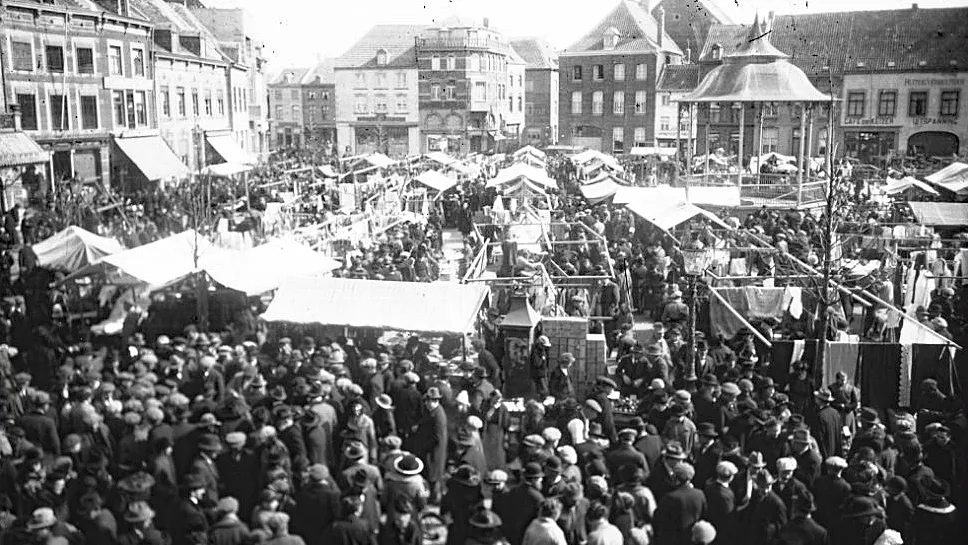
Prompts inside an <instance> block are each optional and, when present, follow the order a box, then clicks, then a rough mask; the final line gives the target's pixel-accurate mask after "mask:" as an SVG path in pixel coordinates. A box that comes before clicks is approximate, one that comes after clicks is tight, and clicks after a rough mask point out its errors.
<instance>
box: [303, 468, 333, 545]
mask: <svg viewBox="0 0 968 545" xmlns="http://www.w3.org/2000/svg"><path fill="white" fill-rule="evenodd" d="M339 498H340V489H339V487H338V486H336V483H335V482H334V481H333V479H332V478H330V474H329V469H328V468H327V467H326V466H324V465H323V464H313V465H311V466H309V470H308V471H307V483H306V485H305V486H303V487H302V488H300V490H299V491H298V492H297V493H296V496H295V500H296V506H295V508H294V509H293V511H292V527H293V530H294V532H295V533H296V534H297V535H300V536H302V537H303V539H305V540H306V544H307V545H321V544H322V537H323V534H324V533H325V531H326V529H327V528H329V526H330V525H331V524H332V523H333V522H334V521H335V520H336V517H337V515H338V514H339V507H340V504H339Z"/></svg>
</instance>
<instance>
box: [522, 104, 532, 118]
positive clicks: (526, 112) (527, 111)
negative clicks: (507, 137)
mask: <svg viewBox="0 0 968 545" xmlns="http://www.w3.org/2000/svg"><path fill="white" fill-rule="evenodd" d="M524 115H525V116H527V117H531V116H533V115H534V104H531V103H528V104H525V105H524Z"/></svg>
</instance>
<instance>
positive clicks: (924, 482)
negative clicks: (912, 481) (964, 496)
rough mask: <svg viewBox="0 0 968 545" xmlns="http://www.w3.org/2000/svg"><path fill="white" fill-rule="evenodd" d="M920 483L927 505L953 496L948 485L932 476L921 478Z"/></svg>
mask: <svg viewBox="0 0 968 545" xmlns="http://www.w3.org/2000/svg"><path fill="white" fill-rule="evenodd" d="M918 483H919V484H920V485H921V486H920V487H919V488H920V489H921V495H922V497H923V498H924V502H925V503H928V502H932V501H935V502H936V501H940V500H943V499H947V497H948V496H949V495H950V494H951V487H950V486H949V485H948V483H946V482H945V481H944V480H942V479H939V478H937V477H934V476H932V475H925V476H923V477H921V480H920V481H918Z"/></svg>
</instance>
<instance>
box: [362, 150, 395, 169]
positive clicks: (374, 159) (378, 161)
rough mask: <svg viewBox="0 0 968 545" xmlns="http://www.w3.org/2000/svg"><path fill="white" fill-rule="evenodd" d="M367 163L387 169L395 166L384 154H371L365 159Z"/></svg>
mask: <svg viewBox="0 0 968 545" xmlns="http://www.w3.org/2000/svg"><path fill="white" fill-rule="evenodd" d="M363 159H364V160H365V161H366V162H367V163H370V164H371V165H373V166H375V167H379V168H386V167H388V166H390V165H392V164H394V161H393V159H390V158H389V157H387V156H386V155H383V154H382V153H371V154H369V155H367V156H366V157H364V158H363Z"/></svg>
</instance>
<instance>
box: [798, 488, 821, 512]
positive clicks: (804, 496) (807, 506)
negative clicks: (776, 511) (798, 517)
mask: <svg viewBox="0 0 968 545" xmlns="http://www.w3.org/2000/svg"><path fill="white" fill-rule="evenodd" d="M816 510H817V505H816V504H815V503H814V501H813V494H811V493H810V491H809V490H804V491H803V492H802V493H800V494H798V495H796V496H793V509H792V511H794V512H796V513H813V512H814V511H816Z"/></svg>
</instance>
